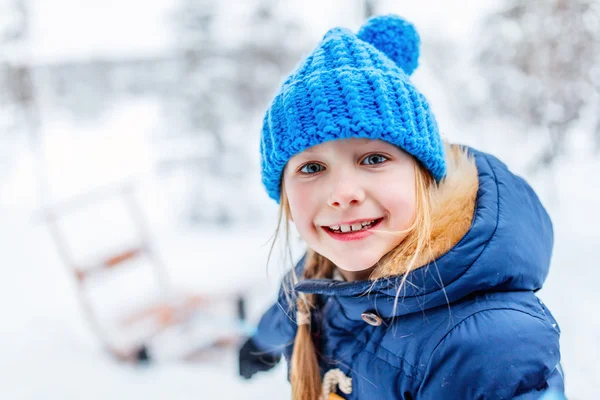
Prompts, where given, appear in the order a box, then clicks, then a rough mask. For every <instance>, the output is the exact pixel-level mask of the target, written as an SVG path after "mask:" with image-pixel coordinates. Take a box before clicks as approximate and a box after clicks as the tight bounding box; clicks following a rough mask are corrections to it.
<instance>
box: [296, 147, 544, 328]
mask: <svg viewBox="0 0 600 400" xmlns="http://www.w3.org/2000/svg"><path fill="white" fill-rule="evenodd" d="M455 149H456V147H455V148H454V149H453V150H455ZM446 154H447V157H448V161H449V162H448V164H449V165H454V166H455V167H456V166H459V168H454V169H453V170H449V172H448V177H447V178H446V179H445V180H444V181H442V183H441V184H440V186H439V188H438V189H437V190H438V198H437V201H438V203H434V204H436V205H437V206H438V207H437V209H435V207H434V211H436V213H437V214H434V218H433V233H432V239H433V249H432V250H433V251H432V252H431V253H432V254H433V256H432V259H431V260H422V261H423V262H422V263H421V265H422V266H421V267H420V268H418V269H415V270H413V271H411V272H410V273H409V274H408V275H406V282H405V283H404V284H402V285H401V283H402V280H403V278H404V274H403V271H402V265H398V267H397V268H395V270H391V271H384V272H383V273H380V274H379V277H378V279H376V280H375V281H373V280H368V281H354V282H341V281H336V280H332V279H306V280H302V281H300V282H299V283H298V284H297V285H296V286H295V289H296V290H298V291H300V292H304V293H307V294H308V293H314V294H322V295H329V296H336V297H337V298H338V300H339V301H340V303H341V304H342V306H343V308H344V310H345V312H346V314H347V316H348V317H349V318H351V319H356V320H359V319H361V313H363V312H365V311H374V312H376V313H378V314H379V315H380V316H382V317H384V318H390V317H394V316H401V315H406V314H411V313H414V312H421V311H423V310H426V309H429V308H433V307H437V306H440V305H444V304H447V303H450V302H454V301H457V300H459V299H461V298H464V297H466V296H468V295H470V294H472V293H475V292H481V291H536V290H538V289H540V288H541V287H542V284H543V282H544V280H545V279H546V276H547V274H548V270H549V266H550V257H551V254H552V246H553V231H552V223H551V221H550V217H549V216H548V213H547V212H546V210H545V209H544V207H543V205H542V204H541V202H540V200H539V199H538V197H537V195H536V194H535V192H534V191H533V189H532V188H531V187H530V186H529V185H528V184H527V182H525V181H524V180H523V179H522V178H520V177H518V176H516V175H514V174H513V173H511V172H510V171H509V170H508V168H507V167H506V165H505V164H503V163H502V162H500V161H499V160H498V159H497V158H495V157H494V156H492V155H490V154H486V153H484V152H480V151H477V150H474V149H468V151H467V152H464V151H447V152H446ZM471 157H472V158H474V165H475V167H476V173H473V174H472V175H469V174H468V167H467V173H466V175H464V176H463V175H462V174H464V173H465V168H460V166H461V165H462V166H463V167H464V166H465V165H467V164H466V163H467V161H468V159H469V158H471ZM470 163H471V165H472V161H470ZM473 171H475V170H473ZM453 174H454V175H453ZM470 176H472V177H470ZM457 177H458V178H460V179H457ZM434 200H436V199H435V198H434ZM431 253H430V254H431ZM302 263H303V261H301V262H300V264H302ZM399 288H401V290H399Z"/></svg>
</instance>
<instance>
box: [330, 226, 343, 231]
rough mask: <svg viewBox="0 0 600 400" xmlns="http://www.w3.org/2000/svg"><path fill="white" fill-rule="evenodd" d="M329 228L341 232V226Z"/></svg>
mask: <svg viewBox="0 0 600 400" xmlns="http://www.w3.org/2000/svg"><path fill="white" fill-rule="evenodd" d="M329 228H330V229H332V230H334V231H339V230H340V226H339V225H331V226H330V227H329Z"/></svg>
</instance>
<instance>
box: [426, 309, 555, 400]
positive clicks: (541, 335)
mask: <svg viewBox="0 0 600 400" xmlns="http://www.w3.org/2000/svg"><path fill="white" fill-rule="evenodd" d="M548 392H559V393H563V392H564V383H563V376H562V370H561V368H560V350H559V331H558V329H556V328H555V327H553V326H552V324H551V323H550V322H549V321H548V320H545V319H543V318H541V317H539V316H535V315H532V314H528V313H526V312H523V311H518V310H514V309H494V310H485V311H480V312H478V313H476V314H473V315H471V316H469V317H468V318H465V319H464V320H462V321H461V322H460V323H458V324H457V325H455V326H454V327H453V328H452V329H451V330H450V331H449V332H448V333H447V334H446V335H445V337H444V338H443V339H442V340H441V341H440V342H439V343H438V345H437V346H436V347H435V349H434V351H433V352H432V354H431V357H430V359H429V362H428V364H426V370H425V374H424V378H423V381H422V382H421V384H420V388H419V396H417V398H419V399H456V400H458V399H461V400H466V399H520V400H526V399H527V400H529V399H539V398H541V397H543V396H544V394H546V393H548Z"/></svg>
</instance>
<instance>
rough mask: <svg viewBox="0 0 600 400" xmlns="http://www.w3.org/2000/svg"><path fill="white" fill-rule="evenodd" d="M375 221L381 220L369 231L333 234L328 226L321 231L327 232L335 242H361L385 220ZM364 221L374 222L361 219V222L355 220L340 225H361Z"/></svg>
mask: <svg viewBox="0 0 600 400" xmlns="http://www.w3.org/2000/svg"><path fill="white" fill-rule="evenodd" d="M375 219H379V222H377V223H376V224H375V225H373V226H371V227H370V228H369V229H367V230H364V231H358V232H347V233H336V232H332V231H330V230H329V229H327V227H326V226H322V227H321V229H323V230H324V231H325V232H327V234H328V235H329V236H331V237H332V238H333V239H335V240H339V241H340V242H349V241H352V240H361V239H364V238H366V237H368V236H370V235H372V234H373V232H371V230H372V229H373V228H375V227H377V226H379V225H380V224H381V223H382V222H383V220H384V218H375ZM363 221H373V220H372V219H361V220H355V221H352V222H344V223H342V224H340V225H351V224H353V223H355V224H356V223H359V222H363Z"/></svg>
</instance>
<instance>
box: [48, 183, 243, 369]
mask: <svg viewBox="0 0 600 400" xmlns="http://www.w3.org/2000/svg"><path fill="white" fill-rule="evenodd" d="M115 197H117V198H118V199H120V200H122V201H123V202H124V203H122V205H124V206H125V209H126V210H127V214H128V216H129V217H130V219H131V223H132V225H133V226H134V227H135V231H136V236H137V238H136V240H135V243H133V244H130V245H126V246H122V247H120V248H118V249H112V250H110V251H106V252H105V253H104V255H103V256H101V257H98V258H97V259H95V260H89V257H88V258H87V259H86V261H85V262H79V261H77V260H75V257H74V256H73V252H72V250H73V246H72V243H71V242H69V241H67V235H66V232H65V230H64V229H63V227H62V226H61V220H62V219H63V218H65V216H67V215H69V214H71V213H73V212H74V211H80V210H81V209H85V208H89V206H90V205H91V204H94V203H98V202H102V201H105V200H107V199H109V198H112V199H113V200H114V198H115ZM43 214H44V219H45V221H46V223H47V225H48V227H49V229H50V233H51V236H52V238H53V240H54V242H55V244H56V246H57V248H58V251H59V254H60V257H61V258H62V260H63V262H64V263H65V265H66V266H67V267H68V270H69V272H70V273H71V274H72V275H73V277H74V281H75V284H76V294H77V299H78V302H79V304H80V306H81V309H82V311H83V314H84V316H85V318H86V320H87V322H88V323H89V325H90V327H91V329H92V331H93V333H94V334H95V335H96V336H97V337H98V338H99V340H100V341H101V343H102V344H103V346H104V347H105V348H106V349H107V350H108V352H109V353H110V354H111V355H113V356H114V357H115V358H116V359H117V360H119V361H124V362H132V363H140V362H149V361H167V360H184V361H202V360H207V359H210V357H213V356H217V354H218V350H219V349H223V348H227V347H231V346H235V345H237V344H238V343H239V340H240V339H241V337H242V336H245V335H248V334H250V333H251V328H250V327H248V326H246V323H245V301H246V300H245V299H246V296H245V295H244V293H241V292H238V293H229V294H226V295H222V296H215V295H206V294H198V293H182V292H179V291H177V290H174V289H173V288H172V287H171V285H170V284H169V279H168V275H167V269H166V266H165V264H164V263H163V261H162V259H161V258H160V256H159V255H158V254H157V252H156V250H155V249H154V247H153V246H152V245H151V243H150V240H149V235H148V229H147V224H146V219H145V217H144V216H143V214H142V212H141V210H140V207H139V205H138V203H137V202H136V199H135V196H134V185H133V184H132V183H127V184H124V185H118V186H111V187H105V188H102V189H100V190H96V191H94V192H90V193H87V194H84V195H80V196H78V197H75V198H71V199H69V200H67V201H64V202H61V203H58V204H54V205H52V206H51V207H47V208H46V209H45V210H44V213H43ZM113 222H114V221H113ZM117 222H122V221H117ZM109 223H110V222H109ZM89 228H90V229H95V228H96V227H95V226H92V227H89ZM118 229H119V225H118V226H117V227H116V229H115V231H117V230H118ZM117 233H118V232H117ZM94 242H95V241H94ZM132 264H136V265H132ZM132 268H136V269H139V270H142V271H144V272H143V273H144V274H145V278H149V279H147V280H150V281H153V283H154V286H155V287H156V288H157V290H155V291H156V292H157V293H155V294H153V295H152V296H149V297H148V298H144V299H143V301H138V303H139V304H137V305H136V306H135V307H130V308H132V309H129V310H127V311H126V312H122V311H119V312H117V313H115V314H120V315H111V317H110V318H102V317H101V316H100V312H99V309H100V308H101V306H102V304H101V303H102V302H103V301H104V302H107V301H109V300H114V297H116V294H117V293H115V291H113V292H109V295H108V296H105V297H104V299H103V300H99V301H98V300H96V299H94V297H93V296H92V294H91V292H92V291H93V290H94V289H95V288H98V287H100V286H102V285H104V284H106V283H107V281H109V280H111V279H112V280H119V279H124V277H123V274H120V273H119V272H123V271H124V270H127V269H132ZM136 272H139V271H136ZM127 285H129V284H126V286H125V288H124V290H123V291H124V292H125V293H118V294H119V295H125V297H127V296H126V295H127V293H128V292H129V291H128V288H133V286H135V283H134V284H133V285H129V286H127ZM129 303H131V302H129ZM134 303H135V302H134ZM126 306H130V304H118V306H117V307H113V308H119V310H122V309H123V308H124V307H125V308H126Z"/></svg>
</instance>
